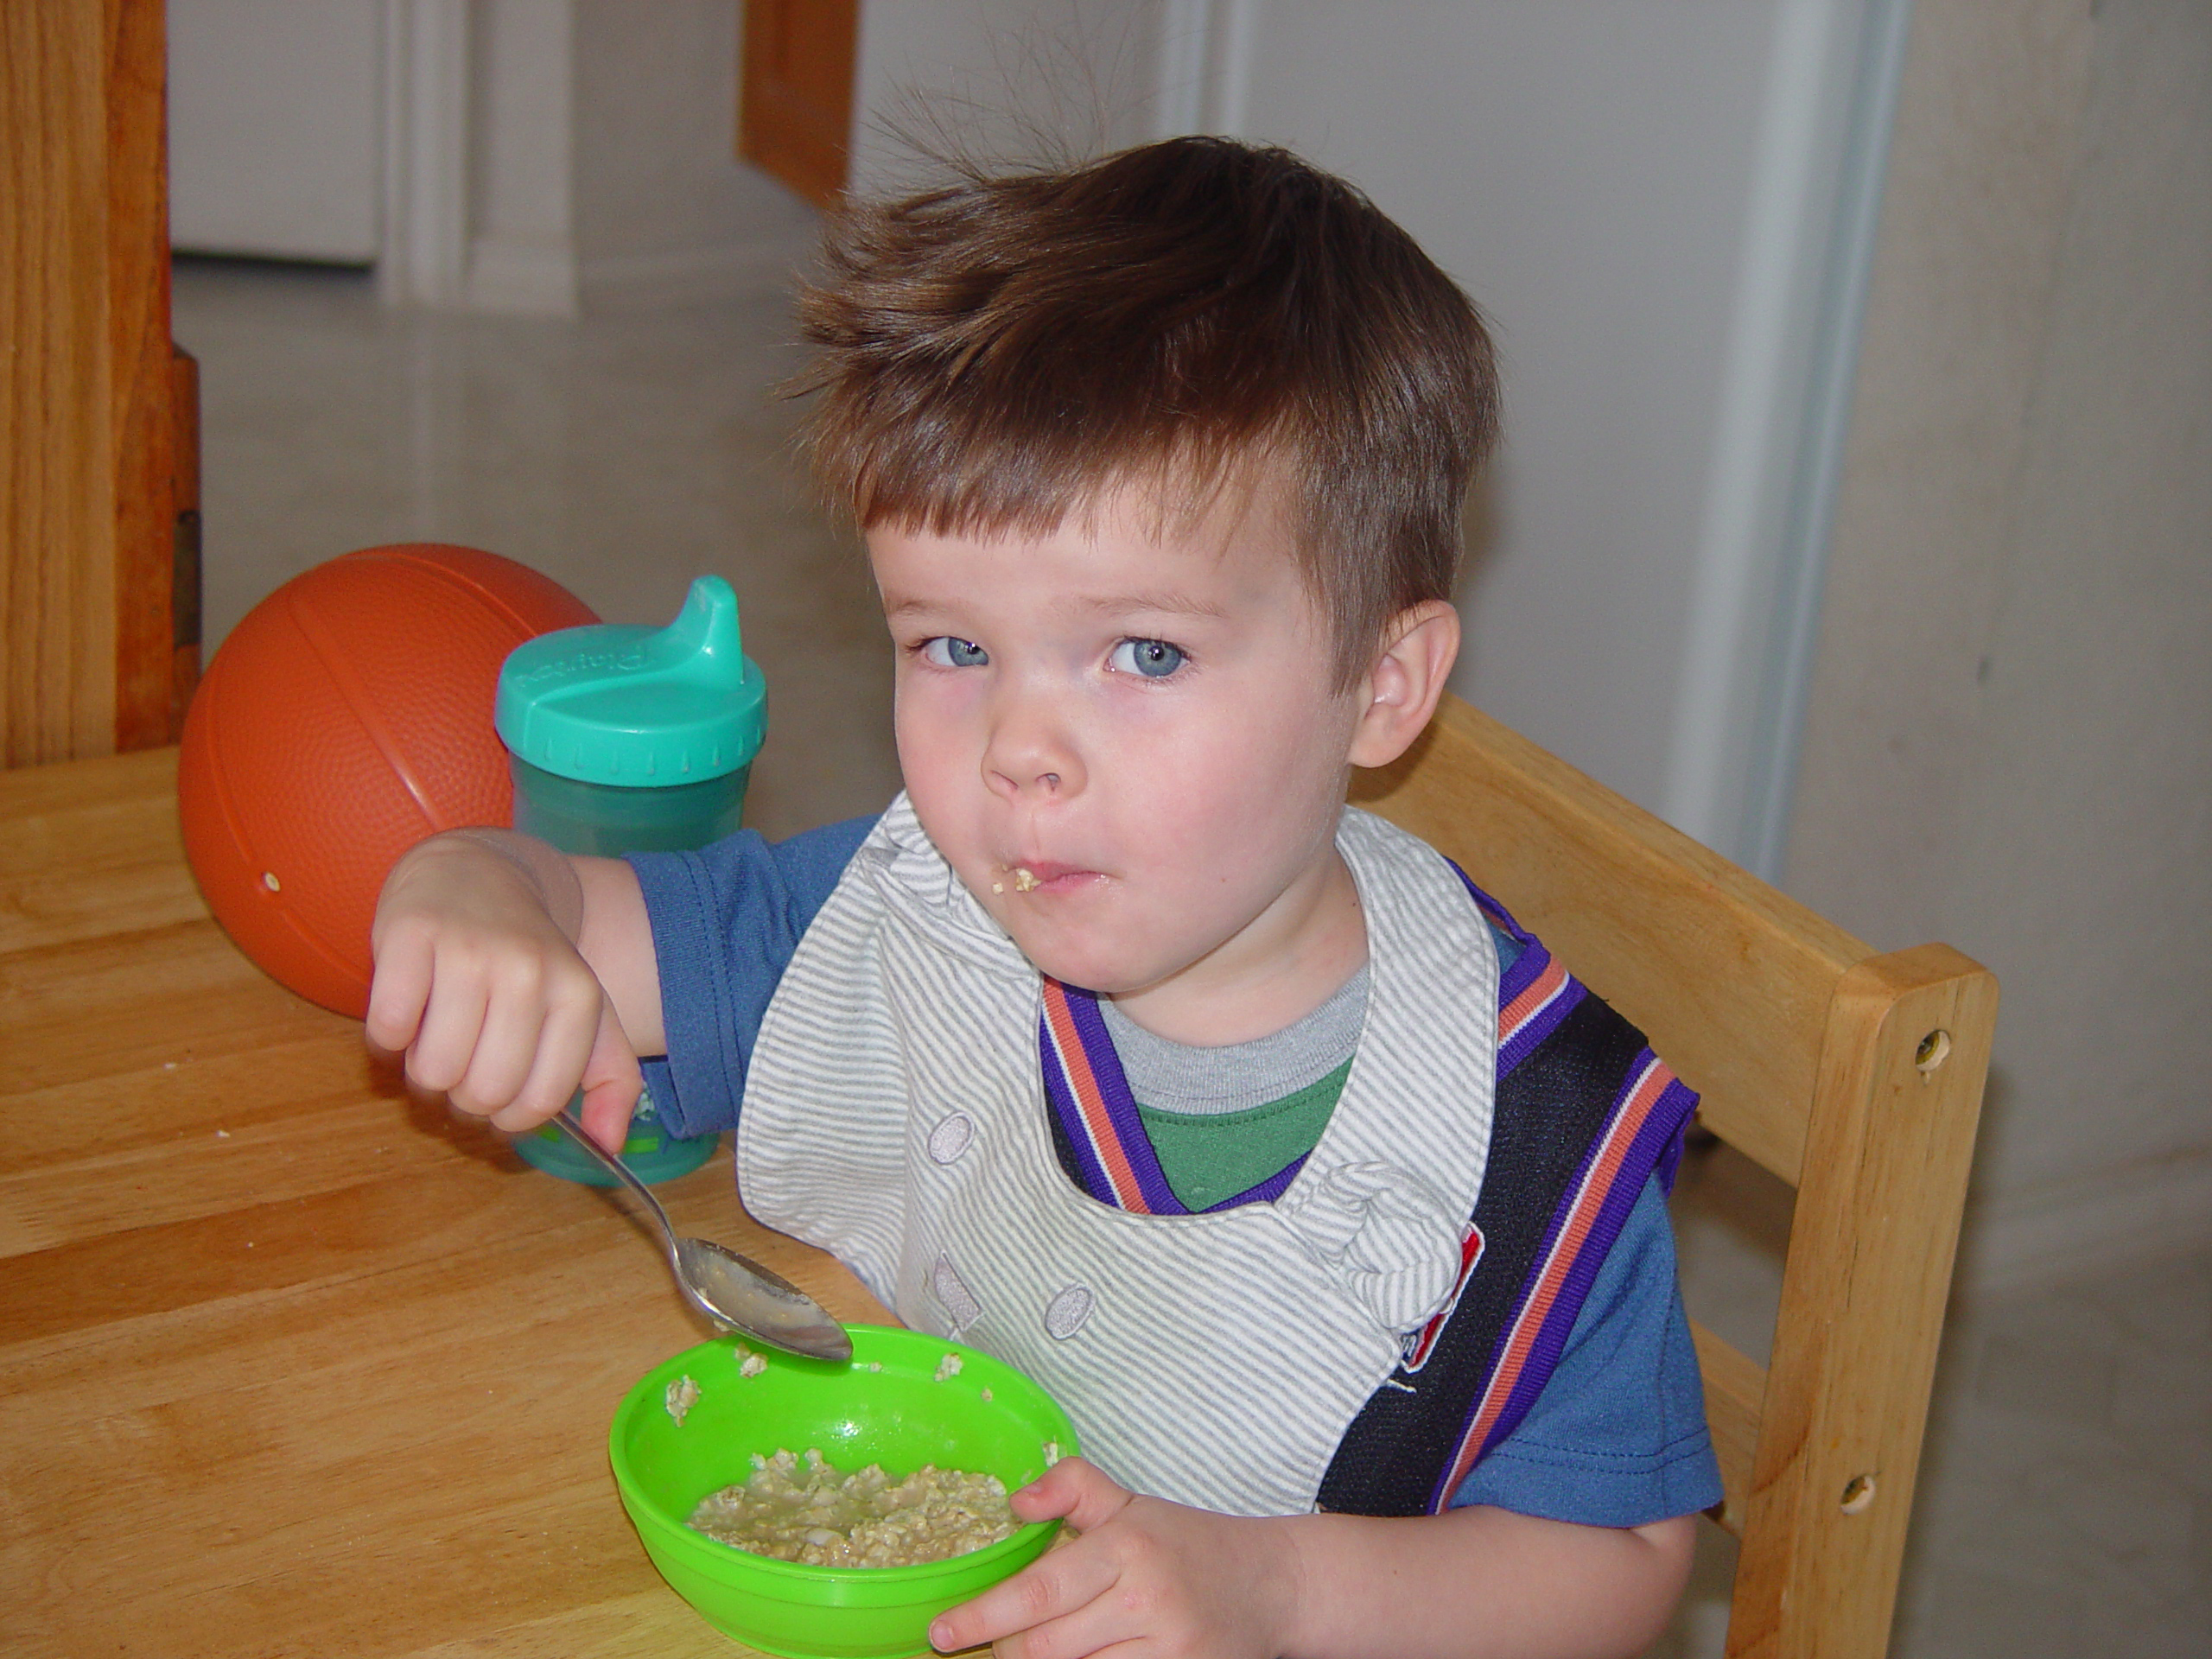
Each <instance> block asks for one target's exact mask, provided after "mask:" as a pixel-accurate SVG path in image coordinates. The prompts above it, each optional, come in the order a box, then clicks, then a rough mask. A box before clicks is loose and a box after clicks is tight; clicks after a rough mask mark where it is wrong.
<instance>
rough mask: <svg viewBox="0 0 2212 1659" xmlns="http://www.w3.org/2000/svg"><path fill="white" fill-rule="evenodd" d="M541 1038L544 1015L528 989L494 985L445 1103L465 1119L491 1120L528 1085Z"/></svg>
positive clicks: (545, 1026)
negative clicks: (464, 1114)
mask: <svg viewBox="0 0 2212 1659" xmlns="http://www.w3.org/2000/svg"><path fill="white" fill-rule="evenodd" d="M546 1034H547V1020H546V1011H545V1008H544V1007H543V1004H542V1003H541V1002H540V1001H538V999H537V996H536V995H534V990H533V988H531V987H530V986H527V985H525V986H524V988H521V989H519V990H518V989H517V988H513V987H512V986H506V987H502V986H494V987H493V990H492V994H491V996H490V997H489V999H488V1000H487V1001H486V1004H485V1010H484V1023H483V1025H482V1027H480V1029H479V1030H478V1032H477V1033H476V1047H475V1050H474V1052H473V1053H471V1054H470V1056H469V1057H468V1069H467V1071H465V1072H463V1073H462V1075H461V1080H460V1081H459V1082H458V1083H455V1084H452V1085H451V1086H450V1087H449V1088H448V1089H447V1090H446V1098H447V1099H448V1101H450V1102H451V1103H453V1104H454V1106H456V1107H457V1108H459V1109H461V1110H462V1111H464V1112H467V1113H468V1114H469V1115H470V1116H474V1117H488V1118H493V1119H495V1120H496V1119H497V1118H498V1117H499V1115H500V1114H502V1113H504V1112H505V1111H506V1110H507V1109H508V1108H509V1107H510V1106H512V1104H513V1103H514V1102H515V1099H516V1097H517V1096H518V1095H520V1094H521V1092H522V1090H523V1088H524V1084H526V1083H527V1082H528V1081H529V1079H530V1077H531V1072H532V1071H533V1069H534V1068H535V1067H536V1065H537V1060H538V1057H539V1055H540V1053H541V1052H543V1048H544V1045H545V1039H546ZM502 1127H504V1126H502ZM525 1127H527V1126H525Z"/></svg>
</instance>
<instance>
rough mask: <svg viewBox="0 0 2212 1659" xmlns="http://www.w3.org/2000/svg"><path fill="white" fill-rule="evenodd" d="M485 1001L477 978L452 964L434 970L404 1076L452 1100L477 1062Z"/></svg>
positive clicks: (480, 978)
mask: <svg viewBox="0 0 2212 1659" xmlns="http://www.w3.org/2000/svg"><path fill="white" fill-rule="evenodd" d="M488 997H489V990H488V988H487V987H486V984H485V982H484V977H483V976H482V974H481V973H476V972H467V971H463V970H462V969H461V967H459V966H458V965H457V964H455V963H453V962H452V961H451V960H450V959H448V961H446V962H442V963H439V964H437V966H436V967H434V968H433V969H432V970H431V975H430V985H429V995H428V996H427V997H426V999H425V1001H424V1003H423V1019H422V1023H421V1025H420V1027H418V1028H417V1029H416V1033H415V1040H414V1041H413V1042H412V1043H410V1044H409V1045H408V1048H407V1075H408V1076H409V1077H411V1078H413V1079H414V1080H415V1082H416V1083H417V1084H420V1085H421V1086H422V1087H423V1088H425V1089H428V1090H433V1091H435V1092H437V1093H441V1094H444V1095H446V1096H448V1098H451V1096H452V1091H453V1090H454V1089H455V1088H457V1087H459V1086H460V1084H461V1079H462V1078H464V1077H467V1075H468V1066H469V1062H470V1061H471V1060H473V1059H474V1058H475V1056H476V1039H477V1038H478V1036H479V1035H480V1033H482V1031H483V1029H484V1015H485V1010H486V1003H487V1001H488ZM456 1104H458V1102H456Z"/></svg>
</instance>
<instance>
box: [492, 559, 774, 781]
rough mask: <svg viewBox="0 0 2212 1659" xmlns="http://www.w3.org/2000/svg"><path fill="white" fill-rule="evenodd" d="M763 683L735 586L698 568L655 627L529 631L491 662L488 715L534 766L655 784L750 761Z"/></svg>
mask: <svg viewBox="0 0 2212 1659" xmlns="http://www.w3.org/2000/svg"><path fill="white" fill-rule="evenodd" d="M767 702H768V687H767V683H766V681H765V680H764V679H762V678H761V676H760V667H759V665H758V664H755V663H754V662H753V660H752V659H751V658H748V657H747V656H746V654H745V649H744V639H743V636H742V634H741V631H740V629H739V626H738V614H737V595H736V594H735V593H734V592H732V591H731V588H730V585H729V583H728V582H725V581H723V580H722V579H721V577H720V576H701V577H699V578H698V579H697V580H696V581H695V582H692V584H691V591H690V593H689V594H685V595H684V600H683V609H682V610H681V611H679V612H677V617H676V620H674V621H673V622H671V623H670V624H669V625H668V626H666V627H664V628H652V627H646V626H642V625H639V624H629V623H608V624H601V625H597V626H589V627H582V628H563V629H561V630H560V631H559V632H555V633H547V634H540V635H539V636H538V637H537V639H526V640H524V642H523V643H522V644H521V645H517V646H516V647H515V648H514V650H512V652H508V654H507V660H506V662H505V664H503V665H502V666H501V668H500V670H499V697H498V700H497V702H496V703H495V704H494V708H493V726H494V728H496V729H497V730H498V732H499V741H501V742H503V743H505V745H506V746H507V747H508V748H509V749H510V750H511V751H512V752H513V753H515V754H517V755H518V756H520V757H521V758H522V759H523V760H527V761H529V762H530V764H531V765H532V766H537V767H539V768H541V769H542V770H543V771H546V772H552V773H555V774H556V776H559V777H563V778H573V779H576V780H577V781H579V782H582V783H588V784H606V785H613V786H614V787H616V788H628V789H652V788H658V787H664V786H666V785H671V784H692V783H699V782H702V781H704V780H706V779H711V778H719V777H721V776H723V775H725V774H726V773H728V772H735V771H736V770H737V769H738V768H739V767H740V766H747V765H749V764H751V762H752V760H753V756H754V755H756V754H758V753H760V740H761V737H762V735H763V734H764V733H765V732H766V729H767V723H768V709H767Z"/></svg>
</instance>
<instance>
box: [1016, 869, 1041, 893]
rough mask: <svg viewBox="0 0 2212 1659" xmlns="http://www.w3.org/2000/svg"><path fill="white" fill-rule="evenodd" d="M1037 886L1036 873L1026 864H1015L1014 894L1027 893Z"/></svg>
mask: <svg viewBox="0 0 2212 1659" xmlns="http://www.w3.org/2000/svg"><path fill="white" fill-rule="evenodd" d="M1037 885H1038V881H1037V872H1036V871H1034V870H1033V869H1031V868H1029V867H1028V866H1027V865H1026V864H1017V865H1015V866H1014V891H1015V892H1016V893H1027V892H1028V891H1029V889H1030V888H1032V887H1035V886H1037Z"/></svg>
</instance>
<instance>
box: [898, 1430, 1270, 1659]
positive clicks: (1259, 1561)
mask: <svg viewBox="0 0 2212 1659" xmlns="http://www.w3.org/2000/svg"><path fill="white" fill-rule="evenodd" d="M1011 1501H1012V1503H1013V1504H1014V1514H1015V1515H1016V1516H1019V1517H1020V1518H1021V1519H1022V1520H1024V1521H1044V1520H1048V1519H1050V1518H1051V1517H1052V1516H1062V1517H1064V1518H1065V1520H1066V1522H1067V1523H1068V1525H1069V1526H1070V1527H1071V1528H1073V1529H1075V1530H1076V1531H1077V1533H1079V1534H1080V1536H1079V1537H1077V1539H1076V1540H1075V1541H1074V1542H1072V1543H1071V1544H1069V1545H1067V1546H1066V1547H1065V1548H1060V1549H1055V1550H1052V1552H1050V1553H1049V1554H1046V1555H1045V1556H1044V1557H1042V1558H1041V1559H1040V1560H1037V1561H1035V1562H1033V1563H1032V1564H1031V1565H1030V1566H1029V1567H1027V1568H1025V1569H1024V1570H1023V1571H1022V1572H1020V1573H1016V1574H1015V1575H1014V1577H1013V1578H1010V1579H1008V1580H1007V1581H1006V1582H1005V1583H1003V1584H1001V1585H997V1586H994V1587H993V1588H991V1589H989V1590H987V1591H985V1592H983V1593H982V1595H980V1596H978V1597H976V1599H975V1600H973V1601H971V1602H968V1603H965V1604H963V1605H961V1606H958V1607H956V1608H954V1609H953V1610H952V1611H950V1612H949V1613H946V1614H944V1615H943V1616H942V1617H940V1618H938V1620H937V1622H936V1623H935V1624H931V1626H930V1641H931V1643H932V1644H933V1645H934V1646H936V1648H937V1649H938V1650H939V1651H940V1652H950V1651H952V1650H954V1649H960V1648H969V1647H980V1646H981V1645H982V1643H986V1642H995V1643H997V1644H998V1648H997V1651H998V1654H999V1656H1000V1659H1077V1656H1079V1655H1083V1654H1090V1653H1096V1652H1098V1651H1099V1650H1100V1649H1104V1648H1114V1649H1116V1652H1117V1653H1120V1652H1126V1653H1128V1655H1129V1656H1131V1659H1135V1656H1138V1655H1160V1656H1173V1655H1185V1654H1190V1655H1197V1654H1204V1655H1206V1656H1208V1659H1242V1656H1246V1655H1249V1656H1253V1659H1272V1656H1274V1655H1276V1654H1279V1653H1281V1652H1282V1651H1283V1649H1284V1646H1285V1643H1286V1638H1287V1634H1288V1632H1289V1630H1290V1627H1291V1620H1292V1618H1293V1614H1294V1605H1295V1601H1296V1573H1295V1571H1294V1550H1295V1543H1294V1540H1293V1539H1292V1538H1290V1537H1288V1536H1287V1535H1285V1531H1284V1522H1282V1521H1281V1520H1280V1519H1261V1520H1254V1519H1249V1518H1244V1517H1240V1516H1227V1515H1215V1514H1212V1513H1211V1512H1210V1511H1207V1510H1192V1509H1185V1508H1184V1507H1183V1506H1182V1505H1181V1504H1179V1503H1168V1502H1167V1501H1166V1500H1165V1499H1164V1498H1157V1497H1137V1496H1136V1495H1135V1494H1134V1493H1131V1492H1129V1491H1125V1490H1123V1489H1122V1487H1120V1486H1117V1485H1116V1484H1114V1482H1113V1481H1111V1480H1110V1479H1109V1478H1107V1477H1106V1475H1105V1474H1104V1473H1103V1471H1100V1470H1099V1469H1098V1468H1097V1467H1096V1465H1093V1464H1090V1463H1088V1462H1085V1461H1084V1459H1081V1458H1068V1459H1064V1460H1063V1461H1062V1462H1060V1463H1058V1464H1056V1465H1054V1466H1053V1467H1052V1468H1051V1469H1049V1470H1047V1471H1046V1472H1045V1474H1044V1476H1043V1477H1042V1478H1039V1479H1038V1480H1035V1481H1033V1482H1031V1483H1030V1484H1028V1485H1027V1486H1025V1487H1023V1488H1022V1489H1021V1490H1020V1491H1018V1492H1016V1493H1014V1496H1013V1498H1012V1500H1011ZM1122 1643H1126V1644H1128V1645H1127V1646H1126V1648H1124V1647H1122V1646H1120V1645H1118V1644H1122Z"/></svg>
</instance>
